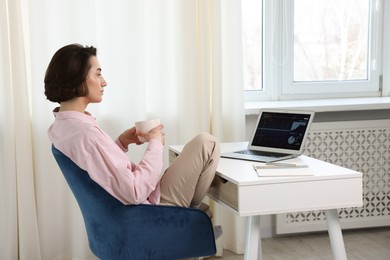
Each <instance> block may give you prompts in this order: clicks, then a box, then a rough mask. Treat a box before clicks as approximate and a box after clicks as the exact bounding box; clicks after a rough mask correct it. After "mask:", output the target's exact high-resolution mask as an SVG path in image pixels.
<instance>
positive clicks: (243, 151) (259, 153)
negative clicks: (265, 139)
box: [236, 150, 289, 157]
mask: <svg viewBox="0 0 390 260" xmlns="http://www.w3.org/2000/svg"><path fill="white" fill-rule="evenodd" d="M236 153H241V154H249V155H260V156H267V157H283V156H287V155H289V154H287V153H273V152H265V151H254V150H242V151H237V152H236Z"/></svg>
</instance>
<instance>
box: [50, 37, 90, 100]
mask: <svg viewBox="0 0 390 260" xmlns="http://www.w3.org/2000/svg"><path fill="white" fill-rule="evenodd" d="M96 52H97V51H96V48H95V47H92V46H90V47H88V46H85V47H84V46H82V45H80V44H70V45H66V46H64V47H62V48H61V49H59V50H58V51H57V52H56V53H55V54H54V55H53V58H52V59H51V61H50V63H49V66H48V67H47V70H46V74H45V80H44V82H45V95H46V98H47V99H48V100H50V101H52V102H58V103H61V102H62V101H67V100H70V99H72V98H74V97H83V96H86V95H88V88H87V87H86V85H85V84H84V82H85V80H86V78H87V75H88V72H89V70H90V68H91V64H90V61H89V59H90V58H91V57H92V56H96Z"/></svg>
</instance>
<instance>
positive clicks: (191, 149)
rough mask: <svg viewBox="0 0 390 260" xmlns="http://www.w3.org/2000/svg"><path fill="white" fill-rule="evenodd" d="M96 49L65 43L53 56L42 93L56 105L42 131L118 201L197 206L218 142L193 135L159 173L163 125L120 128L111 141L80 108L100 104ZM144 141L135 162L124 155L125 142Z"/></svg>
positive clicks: (217, 154) (210, 174) (208, 182)
mask: <svg viewBox="0 0 390 260" xmlns="http://www.w3.org/2000/svg"><path fill="white" fill-rule="evenodd" d="M101 73H102V69H101V67H100V64H99V60H98V59H97V57H96V48H94V47H84V46H82V45H79V44H71V45H67V46H64V47H62V48H61V49H59V50H58V51H57V52H56V53H55V54H54V56H53V58H52V60H51V61H50V63H49V66H48V68H47V71H46V75H45V80H44V82H45V95H46V97H47V99H48V100H50V101H52V102H57V103H59V104H60V106H59V107H57V108H56V109H55V110H54V111H53V112H54V116H55V121H54V123H53V124H52V125H51V126H50V128H49V130H48V136H49V139H50V140H51V142H52V143H53V144H54V146H55V147H56V148H57V149H59V150H60V151H61V152H63V153H64V154H65V155H66V156H68V157H69V158H70V159H71V160H72V161H74V162H75V163H76V164H77V165H78V166H79V167H80V168H82V169H84V170H85V171H87V172H88V174H89V175H90V177H91V179H93V180H94V181H95V182H96V183H98V184H99V185H100V186H101V187H103V188H104V189H105V190H106V191H107V192H109V193H110V194H111V195H112V196H114V197H115V198H117V199H118V200H119V201H121V202H122V203H124V204H162V205H176V206H183V207H192V208H199V207H200V206H201V204H202V200H203V198H204V196H205V195H206V192H207V190H208V189H209V187H210V185H211V182H212V180H213V178H214V175H215V171H216V167H217V164H218V162H219V158H220V148H219V144H218V141H217V140H216V139H215V138H214V137H212V136H211V135H209V134H207V133H202V134H200V135H198V136H196V137H195V138H193V139H192V140H191V141H190V142H189V143H188V144H187V145H186V146H185V147H184V149H183V151H182V153H181V154H180V155H179V156H178V158H177V159H176V160H175V161H174V162H173V163H172V165H171V166H170V167H169V168H168V169H167V170H166V171H165V172H164V174H163V176H161V173H162V169H163V145H164V131H163V125H159V126H157V127H155V128H153V129H152V130H151V131H150V132H148V133H142V132H138V131H136V129H135V127H131V128H130V129H127V130H125V131H124V132H123V133H122V134H121V135H119V137H118V138H117V139H116V140H115V141H114V140H112V139H111V138H110V137H109V136H108V135H107V134H106V133H105V132H104V131H103V130H102V129H101V128H100V127H99V126H98V124H97V122H96V120H95V118H94V117H92V116H91V114H90V113H88V112H87V111H86V108H87V106H88V105H89V104H90V103H100V102H101V101H102V96H103V93H104V89H105V87H106V86H107V83H106V81H105V80H104V78H103V77H102V74H101ZM138 137H143V138H144V139H146V142H147V146H148V147H147V149H146V151H145V154H144V156H143V158H142V159H141V160H140V162H139V164H135V163H133V162H132V161H130V160H129V159H128V157H127V156H126V154H125V153H126V152H127V149H128V146H129V145H130V144H136V145H139V144H142V142H141V141H140V140H139V138H138Z"/></svg>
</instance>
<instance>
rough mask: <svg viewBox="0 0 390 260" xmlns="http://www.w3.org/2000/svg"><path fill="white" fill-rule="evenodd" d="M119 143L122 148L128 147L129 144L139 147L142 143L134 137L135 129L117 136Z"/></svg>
mask: <svg viewBox="0 0 390 260" xmlns="http://www.w3.org/2000/svg"><path fill="white" fill-rule="evenodd" d="M119 141H120V142H121V143H122V145H123V146H124V147H127V146H129V144H133V143H135V144H137V145H140V144H142V142H141V141H140V140H138V136H137V135H136V130H135V127H132V128H130V129H127V130H126V131H124V132H123V133H122V134H121V135H120V136H119Z"/></svg>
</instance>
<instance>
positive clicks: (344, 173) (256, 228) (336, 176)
mask: <svg viewBox="0 0 390 260" xmlns="http://www.w3.org/2000/svg"><path fill="white" fill-rule="evenodd" d="M246 145H247V143H245V142H242V143H222V144H221V148H222V152H227V151H234V150H237V149H241V148H246ZM182 148H183V146H180V145H178V146H171V147H170V157H171V158H172V157H175V156H176V155H177V154H179V153H180V151H181V150H182ZM285 162H302V163H304V164H308V165H309V168H310V169H312V171H313V173H314V175H313V176H300V177H258V176H257V174H256V173H255V171H254V169H253V162H250V161H243V160H233V159H226V158H221V161H220V163H219V165H218V168H217V176H216V178H215V180H214V184H213V186H212V187H211V188H210V190H209V192H208V196H209V197H210V198H212V199H213V200H215V201H217V202H218V203H219V204H222V205H224V206H226V207H228V208H230V209H232V210H233V211H234V212H235V213H236V214H237V215H239V216H244V217H248V221H247V232H246V248H245V259H246V260H254V259H262V250H261V235H260V216H261V215H269V214H279V213H288V212H297V211H310V210H325V216H326V220H327V227H328V233H329V238H330V242H331V246H332V251H333V256H334V259H336V260H339V259H347V255H346V252H345V247H344V241H343V237H342V232H341V228H340V224H339V218H338V212H337V209H338V208H346V207H360V206H362V205H363V201H362V174H361V173H359V172H356V171H353V170H349V169H346V168H343V167H339V166H336V165H333V164H330V163H326V162H323V161H320V160H316V159H313V158H310V157H307V156H300V157H299V158H295V159H290V160H286V161H285ZM286 171H288V169H286Z"/></svg>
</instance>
